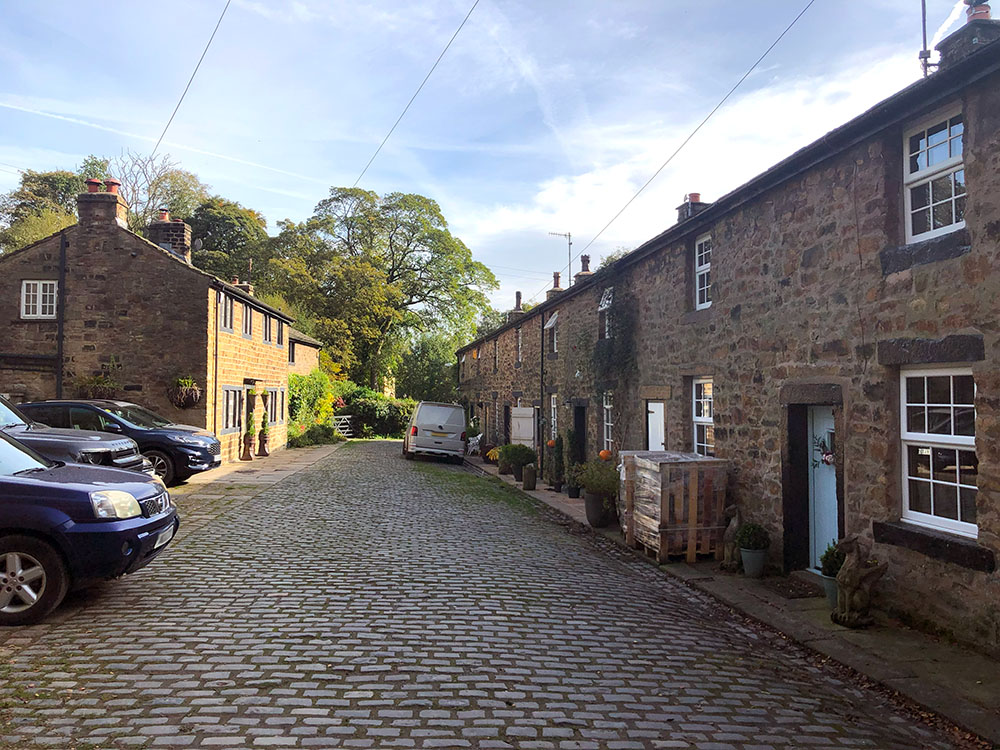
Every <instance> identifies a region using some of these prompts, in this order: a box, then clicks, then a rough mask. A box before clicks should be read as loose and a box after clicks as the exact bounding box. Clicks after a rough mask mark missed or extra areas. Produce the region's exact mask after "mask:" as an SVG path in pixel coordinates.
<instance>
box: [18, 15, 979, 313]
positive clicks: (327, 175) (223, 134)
mask: <svg viewBox="0 0 1000 750" xmlns="http://www.w3.org/2000/svg"><path fill="white" fill-rule="evenodd" d="M805 4H806V0H749V1H748V0H715V1H714V2H710V3H705V2H695V0H613V1H612V2H609V1H608V0H480V2H479V3H478V5H477V6H476V8H475V10H474V11H473V13H472V15H471V17H470V18H469V21H468V22H467V23H466V25H465V27H464V28H463V29H462V31H461V33H460V34H459V35H458V37H457V38H456V40H455V41H454V43H453V44H452V46H451V48H450V49H449V50H448V52H447V54H446V55H445V56H444V58H443V59H442V60H441V63H440V64H439V65H438V67H437V69H436V70H435V72H434V74H433V75H432V76H431V78H430V80H429V81H428V82H427V84H426V86H425V87H424V89H423V90H422V91H421V93H420V95H419V96H418V97H417V98H416V100H415V101H414V103H413V105H412V106H411V108H410V110H409V112H408V113H407V115H406V117H405V118H404V119H403V120H402V122H401V123H400V124H399V126H398V127H397V129H396V131H395V132H394V133H393V135H392V137H391V138H390V139H389V141H388V143H387V144H386V146H385V147H384V148H383V149H382V151H381V153H380V154H379V156H378V158H377V159H376V160H375V162H374V163H373V164H372V166H371V167H370V168H369V170H368V172H367V173H366V174H365V176H364V179H363V180H362V181H361V182H360V184H359V187H363V188H365V189H369V190H374V191H376V192H378V193H380V194H381V193H388V192H396V191H399V192H406V193H419V194H422V195H426V196H428V197H430V198H433V199H434V200H436V201H437V202H438V204H439V205H440V207H441V209H442V212H443V214H444V216H445V218H446V219H447V220H448V222H449V225H450V228H451V230H452V232H453V233H454V234H455V235H456V236H458V237H459V238H461V239H462V240H463V241H464V242H465V243H466V244H467V245H468V246H469V247H470V249H471V250H472V253H473V257H475V258H476V259H477V260H479V261H482V262H483V263H485V264H486V265H488V266H489V267H490V268H491V269H492V270H493V272H494V273H495V274H496V276H497V278H498V280H499V282H500V287H499V289H498V290H496V291H495V292H494V293H493V295H492V300H493V302H494V305H495V306H497V307H499V308H501V309H510V308H511V307H512V306H513V301H514V292H515V290H521V291H523V293H524V297H525V299H526V300H528V299H532V298H539V299H544V290H545V289H546V288H547V287H548V286H551V281H552V272H553V271H557V270H562V271H563V273H564V279H565V268H566V265H567V245H566V239H565V238H563V237H558V236H552V235H550V234H549V233H550V232H556V233H567V232H569V233H571V234H572V239H573V251H574V255H575V254H577V253H579V252H580V251H581V250H583V248H584V247H585V246H586V245H587V244H588V243H590V242H591V241H593V240H594V237H595V235H597V234H598V233H599V232H600V231H601V230H602V228H604V227H605V225H606V224H607V223H608V222H609V221H610V220H611V219H612V217H613V216H614V215H615V214H616V213H617V212H618V211H619V210H620V209H621V208H622V207H623V206H624V205H625V203H626V202H627V201H628V200H629V198H631V197H632V195H633V194H634V193H635V192H636V191H637V190H638V189H639V188H640V187H641V186H642V184H643V183H645V182H646V180H648V179H649V177H650V176H651V175H652V174H653V173H654V172H655V171H656V169H657V168H658V167H660V165H661V164H663V162H664V161H665V160H666V158H667V157H668V156H669V155H670V154H671V153H672V152H673V151H674V150H675V149H676V148H677V146H678V145H680V143H681V142H682V141H683V140H684V139H685V138H686V137H687V136H688V135H689V134H690V133H691V131H692V130H693V129H694V128H695V126H696V125H697V124H698V123H699V122H700V121H701V120H702V118H704V117H705V115H706V114H708V112H710V111H711V110H712V108H713V107H714V106H715V105H716V104H717V103H718V102H719V100H720V99H721V98H722V97H723V96H724V95H725V94H726V92H727V91H729V89H730V88H731V87H732V86H733V85H734V84H735V83H736V82H737V81H738V80H739V78H740V77H741V76H742V75H743V74H744V73H745V72H746V70H747V69H748V68H749V67H750V66H751V65H752V64H753V63H754V61H755V60H757V58H758V57H760V55H761V54H762V53H763V52H764V50H766V49H767V47H768V46H769V45H770V44H771V43H772V42H773V41H774V40H775V39H776V38H777V36H778V35H779V34H780V33H781V31H782V30H783V29H784V28H785V27H786V26H787V25H788V24H789V23H790V22H791V21H792V19H793V18H794V17H795V16H796V15H797V14H798V13H799V12H800V11H801V10H802V8H803V7H804V6H805ZM224 5H225V0H171V2H170V3H153V2H148V0H132V1H131V2H124V3H123V2H118V3H112V2H106V3H95V2H86V3H84V2H80V1H79V0H46V1H45V2H29V0H0V20H2V24H0V192H5V191H7V190H10V189H11V188H13V187H14V186H15V185H16V184H17V183H18V172H17V170H18V169H34V170H38V171H44V170H51V169H72V168H75V167H76V166H77V165H78V164H79V163H80V162H81V161H82V160H83V158H84V157H85V156H86V155H88V154H97V155H103V156H113V155H115V154H117V153H119V152H120V151H122V150H123V149H131V150H133V151H149V150H150V149H152V147H153V145H154V143H155V142H156V140H157V138H158V137H159V135H160V132H161V131H162V130H163V127H164V126H165V124H166V122H167V120H168V118H169V117H170V113H171V111H172V110H173V108H174V106H175V105H176V104H177V101H178V98H179V97H180V94H181V92H182V91H183V89H184V86H185V84H186V83H187V80H188V78H189V76H190V75H191V72H192V70H193V69H194V66H195V63H196V62H197V60H198V57H199V56H200V55H201V53H202V50H203V49H204V47H205V44H206V42H207V41H208V38H209V36H210V35H211V33H212V29H213V28H214V26H215V24H216V22H217V21H218V18H219V14H220V13H221V12H222V8H223V6H224ZM960 5H961V3H960V2H958V3H956V2H955V0H927V7H928V27H929V31H928V34H929V35H930V36H936V37H937V38H940V37H941V36H943V35H944V34H945V33H947V32H948V31H949V30H954V29H955V28H957V27H958V24H960V23H962V20H961V19H960V17H959V14H958V11H959V10H961V9H960V8H958V7H957V6H960ZM471 6H472V0H421V2H418V3H415V2H403V1H402V0H395V1H390V0H232V3H231V5H230V8H229V10H228V12H227V14H226V16H225V18H224V20H223V22H222V25H221V26H220V28H219V31H218V34H217V35H216V37H215V40H214V42H213V44H212V47H211V49H210V50H209V52H208V54H207V55H206V57H205V60H204V62H203V63H202V66H201V69H200V71H199V73H198V75H197V77H196V78H195V80H194V83H193V84H192V86H191V89H190V91H189V92H188V94H187V97H186V98H185V100H184V102H183V104H182V106H181V108H180V110H179V112H178V114H177V116H176V118H175V119H174V121H173V124H172V125H171V127H170V129H169V131H168V133H167V135H166V138H165V140H164V143H163V145H162V146H161V148H160V153H168V154H169V155H170V156H171V157H172V158H173V159H175V160H176V161H178V162H179V163H180V166H182V167H183V168H185V169H188V170H190V171H192V172H194V173H196V174H197V175H198V176H199V178H200V179H201V180H202V181H203V182H206V183H208V184H209V185H210V186H211V188H212V191H213V192H214V193H216V194H219V195H221V196H223V197H226V198H229V199H231V200H236V201H238V202H240V203H241V204H243V205H245V206H248V207H250V208H254V209H256V210H258V211H260V212H261V213H263V214H264V216H265V217H266V218H267V220H268V225H269V229H270V230H271V231H274V230H275V227H276V224H277V222H278V221H279V220H281V219H285V218H289V219H293V220H297V221H299V220H303V219H305V218H307V217H308V216H309V215H311V213H312V211H313V209H314V207H315V205H316V204H317V203H318V202H319V201H320V200H322V199H323V198H324V197H325V196H326V195H327V193H328V191H329V189H330V188H331V187H334V186H351V185H353V184H354V182H355V180H357V179H358V177H359V175H360V174H361V171H362V170H363V168H364V166H365V164H366V163H367V162H368V160H369V158H371V156H372V154H373V153H374V152H375V149H376V148H377V147H378V144H379V143H380V142H381V140H382V139H383V137H384V136H385V135H386V133H387V132H388V131H389V128H390V127H391V126H392V124H393V122H394V121H395V120H396V118H397V117H398V116H399V114H400V112H402V110H403V107H404V106H405V105H406V102H407V101H408V100H409V99H410V97H411V96H412V95H413V93H414V91H415V90H416V89H417V86H418V85H419V84H420V82H421V80H423V78H424V76H425V75H426V74H427V71H428V70H429V69H430V68H431V66H432V65H433V63H434V61H435V59H437V57H438V55H440V54H441V51H442V50H443V49H444V47H445V45H446V44H447V42H448V40H449V39H450V38H451V36H452V34H454V32H455V30H456V29H457V28H458V26H459V24H460V23H461V21H462V19H463V18H464V17H465V15H466V13H468V11H469V8H470V7H471ZM920 48H921V24H920V0H816V2H815V3H814V5H813V6H812V7H811V8H810V9H809V11H808V12H807V13H806V14H805V15H804V16H803V17H802V19H801V20H800V21H799V22H798V24H796V25H795V27H794V28H793V29H792V30H791V31H790V32H789V34H788V35H787V36H786V37H785V38H784V39H783V40H782V41H781V43H780V44H779V45H778V46H777V47H776V48H775V49H774V51H773V52H771V53H770V55H769V56H768V57H767V58H766V59H765V60H764V61H763V62H762V63H761V65H760V66H759V67H758V68H757V69H756V71H755V72H754V73H753V74H752V75H751V76H750V77H749V78H748V79H747V80H746V82H745V83H744V84H743V85H742V86H741V88H740V89H739V90H738V91H737V93H736V94H735V95H734V96H733V97H732V98H731V99H730V100H729V101H728V102H727V103H726V105H725V106H724V107H723V108H722V109H720V110H719V112H718V113H717V114H716V115H715V116H714V117H712V119H711V120H710V121H709V123H708V124H707V125H706V126H705V128H704V129H703V130H701V131H700V132H699V133H698V134H697V135H696V136H695V137H694V138H693V139H692V140H691V142H690V143H689V144H688V145H687V146H686V147H685V148H684V149H683V150H682V151H681V153H680V155H678V157H677V158H676V159H674V160H673V161H672V162H671V164H670V165H669V166H668V167H667V168H666V169H665V170H664V171H663V172H661V173H660V175H659V176H658V177H657V178H656V180H655V181H654V182H653V183H652V184H651V185H650V186H649V187H648V188H647V189H646V190H645V191H644V192H643V194H642V195H641V196H640V197H639V198H638V199H637V200H636V201H635V202H634V203H633V204H632V205H631V206H630V207H629V209H628V210H627V211H626V212H625V213H623V214H622V215H621V217H619V218H618V219H617V220H616V221H615V222H614V223H613V224H611V226H610V227H608V228H607V230H606V231H604V232H603V233H602V234H601V235H600V237H598V239H596V241H593V244H592V245H591V247H590V248H589V250H588V254H590V255H591V256H592V258H593V260H592V264H593V265H594V266H596V265H597V263H598V262H599V260H600V258H601V257H603V256H604V255H606V254H608V253H610V252H612V251H614V250H616V249H618V248H622V247H624V248H629V249H631V248H635V247H638V246H639V245H640V244H642V243H643V242H644V241H646V240H648V239H650V238H651V237H653V236H655V235H656V234H658V233H660V232H662V231H663V230H664V229H666V228H668V227H669V226H671V225H672V224H674V223H675V222H676V219H677V214H676V210H675V209H676V207H677V206H678V205H679V204H681V203H682V202H683V199H684V196H685V195H686V194H687V193H691V192H700V193H701V195H702V200H705V201H712V200H714V199H715V198H718V197H720V196H722V195H724V194H725V193H727V192H729V191H730V190H732V189H734V188H736V187H738V186H739V185H741V184H743V183H744V182H746V181H747V180H749V179H751V178H752V177H754V176H755V175H757V174H759V173H760V172H762V171H764V170H766V169H767V168H768V167H770V166H771V165H773V164H775V163H776V162H778V161H780V160H781V159H783V158H784V157H786V156H788V155H789V154H791V153H792V152H794V151H795V150H797V149H799V148H801V147H802V146H805V145H807V144H808V143H810V142H812V141H814V140H816V139H817V138H819V137H821V136H822V135H823V134H825V133H826V132H828V131H830V130H832V129H833V128H835V127H837V126H839V125H841V124H843V123H844V122H846V121H848V120H849V119H851V118H852V117H854V116H855V115H858V114H860V113H861V112H863V111H865V110H866V109H868V108H869V107H871V106H872V105H874V104H875V103H877V102H878V101H880V100H881V99H884V98H886V97H887V96H890V95H891V94H893V93H894V92H896V91H898V90H899V89H901V88H903V87H905V86H906V85H908V84H910V83H912V82H914V81H915V80H917V79H918V78H919V77H920V76H921V70H920V66H919V63H918V61H917V53H918V51H919V50H920ZM572 270H573V272H574V273H575V272H577V271H579V270H580V265H579V260H574V261H573V264H572ZM563 285H564V286H565V283H564V284H563Z"/></svg>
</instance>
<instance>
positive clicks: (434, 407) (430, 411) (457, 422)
mask: <svg viewBox="0 0 1000 750" xmlns="http://www.w3.org/2000/svg"><path fill="white" fill-rule="evenodd" d="M416 421H417V424H434V425H446V424H447V425H451V426H453V427H464V426H465V412H464V411H463V410H462V408H461V407H460V406H440V405H438V404H424V405H422V406H421V407H420V411H419V412H418V413H417V420H416Z"/></svg>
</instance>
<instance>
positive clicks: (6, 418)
mask: <svg viewBox="0 0 1000 750" xmlns="http://www.w3.org/2000/svg"><path fill="white" fill-rule="evenodd" d="M27 422H28V420H27V419H25V417H24V415H23V414H21V412H20V411H18V410H17V409H15V408H14V406H13V405H12V404H11V403H10V402H8V401H7V400H6V399H4V398H0V427H8V426H10V425H12V424H27Z"/></svg>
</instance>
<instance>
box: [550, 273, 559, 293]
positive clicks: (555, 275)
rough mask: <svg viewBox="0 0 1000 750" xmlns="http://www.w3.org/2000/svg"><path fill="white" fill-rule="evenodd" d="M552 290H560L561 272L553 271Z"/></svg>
mask: <svg viewBox="0 0 1000 750" xmlns="http://www.w3.org/2000/svg"><path fill="white" fill-rule="evenodd" d="M552 288H553V289H558V288H559V272H558V271H553V272H552Z"/></svg>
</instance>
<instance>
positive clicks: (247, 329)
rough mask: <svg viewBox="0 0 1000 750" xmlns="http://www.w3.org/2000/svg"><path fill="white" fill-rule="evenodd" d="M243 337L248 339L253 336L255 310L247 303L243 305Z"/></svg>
mask: <svg viewBox="0 0 1000 750" xmlns="http://www.w3.org/2000/svg"><path fill="white" fill-rule="evenodd" d="M243 335H244V336H246V337H247V338H250V337H251V336H253V308H252V307H250V305H248V304H246V303H244V305H243Z"/></svg>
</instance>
